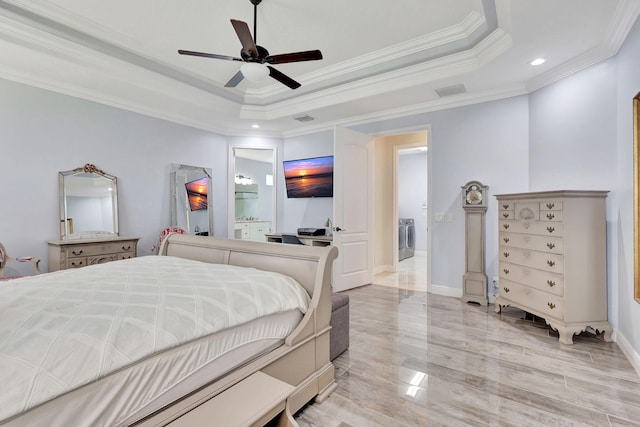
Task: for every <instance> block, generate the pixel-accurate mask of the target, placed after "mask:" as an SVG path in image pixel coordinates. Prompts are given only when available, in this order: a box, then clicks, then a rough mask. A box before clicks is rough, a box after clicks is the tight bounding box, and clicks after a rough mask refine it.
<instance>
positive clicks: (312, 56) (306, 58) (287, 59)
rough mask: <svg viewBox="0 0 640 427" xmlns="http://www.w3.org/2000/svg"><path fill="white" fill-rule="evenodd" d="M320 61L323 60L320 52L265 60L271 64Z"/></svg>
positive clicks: (272, 56) (308, 52)
mask: <svg viewBox="0 0 640 427" xmlns="http://www.w3.org/2000/svg"><path fill="white" fill-rule="evenodd" d="M320 59H322V52H320V51H319V50H308V51H305V52H294V53H283V54H280V55H270V56H267V57H266V58H265V62H268V63H269V64H284V63H287V62H302V61H318V60H320Z"/></svg>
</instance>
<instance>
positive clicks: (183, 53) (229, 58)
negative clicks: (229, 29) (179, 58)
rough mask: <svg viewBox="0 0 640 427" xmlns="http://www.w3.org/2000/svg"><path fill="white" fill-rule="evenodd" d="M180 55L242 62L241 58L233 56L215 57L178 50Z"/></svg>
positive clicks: (208, 54) (210, 54)
mask: <svg viewBox="0 0 640 427" xmlns="http://www.w3.org/2000/svg"><path fill="white" fill-rule="evenodd" d="M178 53H179V54H180V55H191V56H202V57H204V58H214V59H224V60H226V61H240V62H243V61H242V58H236V57H233V56H226V55H217V54H215V53H204V52H194V51H192V50H179V51H178Z"/></svg>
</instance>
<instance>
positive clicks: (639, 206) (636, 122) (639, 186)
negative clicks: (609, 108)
mask: <svg viewBox="0 0 640 427" xmlns="http://www.w3.org/2000/svg"><path fill="white" fill-rule="evenodd" d="M639 115H640V93H638V94H637V95H636V96H635V97H634V98H633V247H634V250H633V271H634V278H633V282H634V285H633V286H634V291H633V296H634V298H635V299H636V301H637V302H638V303H640V228H639V227H640V194H639V192H640V170H639V169H640V164H639V163H640V158H638V156H639V155H640V147H639V145H640V135H639V132H640V117H639Z"/></svg>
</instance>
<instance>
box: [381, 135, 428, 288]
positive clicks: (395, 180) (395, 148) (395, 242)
mask: <svg viewBox="0 0 640 427" xmlns="http://www.w3.org/2000/svg"><path fill="white" fill-rule="evenodd" d="M414 132H426V134H427V140H426V142H425V143H407V144H397V145H394V146H393V168H392V169H393V170H392V176H393V190H392V193H393V196H392V210H393V220H392V224H391V225H390V226H391V236H392V240H393V242H392V243H393V258H392V259H393V265H392V268H393V272H397V271H398V263H399V259H398V258H399V256H398V237H399V236H398V221H399V219H400V216H399V214H398V185H399V178H398V169H399V156H400V154H399V151H400V150H403V149H406V148H416V147H424V146H425V145H426V146H427V149H428V151H427V165H426V167H427V292H429V293H431V290H432V288H431V256H432V253H433V252H432V250H431V240H432V237H431V235H432V233H431V230H432V228H433V227H432V224H433V222H432V209H431V206H432V202H431V199H432V181H433V180H432V179H431V178H432V171H433V167H432V159H433V150H432V148H431V144H430V142H431V126H423V127H417V128H412V129H403V130H396V131H390V132H385V135H384V136H397V135H402V134H407V133H414ZM380 136H382V135H380Z"/></svg>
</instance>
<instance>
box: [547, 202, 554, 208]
mask: <svg viewBox="0 0 640 427" xmlns="http://www.w3.org/2000/svg"><path fill="white" fill-rule="evenodd" d="M554 206H555V203H547V209H553V207H554Z"/></svg>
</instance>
